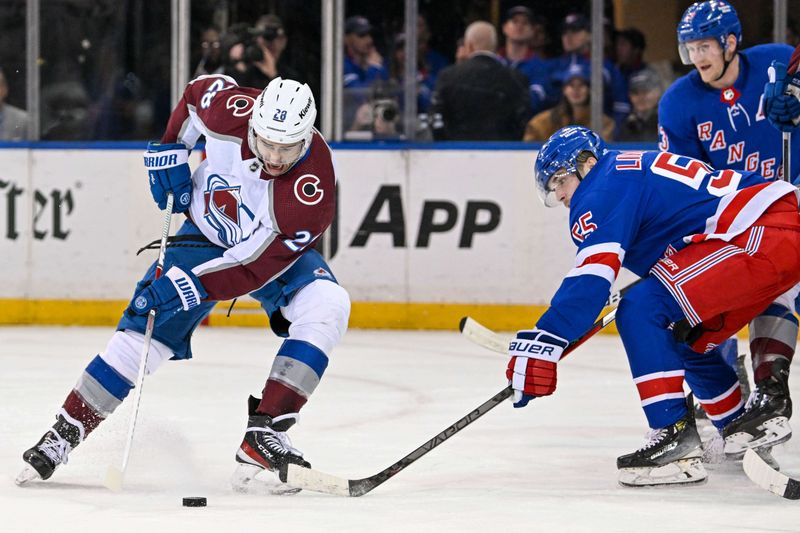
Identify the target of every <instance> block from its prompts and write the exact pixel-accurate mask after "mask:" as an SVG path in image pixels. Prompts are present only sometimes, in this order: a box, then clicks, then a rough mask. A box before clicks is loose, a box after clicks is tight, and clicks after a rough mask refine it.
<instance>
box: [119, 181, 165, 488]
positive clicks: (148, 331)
mask: <svg viewBox="0 0 800 533" xmlns="http://www.w3.org/2000/svg"><path fill="white" fill-rule="evenodd" d="M173 201H174V198H173V196H172V193H171V192H170V193H167V207H166V211H165V214H164V227H163V228H162V230H161V246H160V248H159V250H158V262H157V263H156V272H155V279H158V278H159V277H161V271H162V270H163V269H164V256H165V255H166V253H167V237H168V236H169V226H170V222H172V204H173ZM155 320H156V310H155V308H153V309H151V310H150V312H149V313H148V314H147V326H146V327H145V333H144V344H143V345H142V353H141V355H140V357H139V374H138V375H137V376H136V387H135V389H134V391H133V412H132V413H131V415H130V416H131V419H130V425H129V426H128V438H127V439H126V441H125V451H124V452H123V454H122V464H121V466H120V467H119V468H117V467H116V466H114V465H109V466H108V470H107V471H106V479H105V481H104V484H105V486H106V487H108V488H109V489H111V490H113V491H115V492H118V491H120V490H122V478H123V477H124V475H125V469H126V468H128V459H129V458H130V455H131V445H132V444H133V432H134V430H135V429H136V419H137V417H138V416H139V402H140V400H141V399H142V387H143V386H144V374H145V369H146V367H147V356H148V354H149V352H150V341H151V340H152V338H153V329H155Z"/></svg>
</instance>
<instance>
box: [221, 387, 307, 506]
mask: <svg viewBox="0 0 800 533" xmlns="http://www.w3.org/2000/svg"><path fill="white" fill-rule="evenodd" d="M258 404H259V399H258V398H253V397H252V396H251V397H250V398H249V400H248V407H249V412H250V415H249V417H248V419H247V430H246V431H245V434H244V439H243V440H242V444H241V445H240V446H239V449H238V450H237V451H236V462H237V463H238V465H237V467H236V471H235V472H234V474H233V477H232V479H231V483H232V484H233V488H234V490H236V491H239V492H248V491H251V490H261V491H266V492H269V493H271V494H293V493H295V492H299V491H300V489H296V488H293V487H290V486H288V485H286V483H285V482H284V480H285V479H286V467H287V466H288V465H289V464H290V463H292V464H297V465H300V466H304V467H306V468H311V465H310V464H309V463H308V461H306V460H305V459H303V454H302V452H300V451H299V450H297V449H296V448H294V447H292V443H291V441H290V440H289V437H288V435H286V431H287V430H288V429H289V428H290V427H291V426H293V425H294V423H295V422H296V421H297V414H296V413H292V414H288V415H282V416H279V417H276V418H274V419H273V418H271V417H269V416H267V415H263V414H260V413H256V408H257V407H258ZM265 470H266V471H268V472H269V474H264V475H262V476H259V477H258V478H256V476H257V475H258V474H260V473H261V472H264V471H265Z"/></svg>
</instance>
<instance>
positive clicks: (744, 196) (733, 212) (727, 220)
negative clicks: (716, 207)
mask: <svg viewBox="0 0 800 533" xmlns="http://www.w3.org/2000/svg"><path fill="white" fill-rule="evenodd" d="M769 185H770V183H769V182H768V183H762V184H761V185H754V186H752V187H747V188H745V189H741V190H740V191H739V192H737V193H736V196H734V197H733V199H732V200H731V202H730V203H729V204H728V205H727V206H726V207H725V209H724V210H723V211H722V213H720V215H719V218H718V219H717V224H716V228H714V230H713V231H712V232H711V233H727V232H728V229H730V227H731V224H733V221H734V220H735V219H736V217H737V216H738V215H739V213H741V212H742V209H744V208H745V206H746V205H747V204H748V203H749V202H750V200H752V199H753V197H755V195H756V194H758V193H760V192H761V191H762V189H765V188H767V187H768V186H769Z"/></svg>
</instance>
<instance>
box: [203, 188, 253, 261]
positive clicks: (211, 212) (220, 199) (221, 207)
mask: <svg viewBox="0 0 800 533" xmlns="http://www.w3.org/2000/svg"><path fill="white" fill-rule="evenodd" d="M203 197H204V201H205V210H204V212H203V218H204V219H205V220H206V222H208V224H209V225H210V226H211V227H213V228H214V229H215V230H217V237H219V240H220V241H221V242H223V243H225V244H226V245H227V246H228V247H231V246H236V245H237V244H239V243H240V242H242V240H243V238H242V237H243V235H242V227H241V225H240V224H239V216H240V213H241V212H244V213H245V214H246V215H248V216H249V217H250V220H253V219H254V218H255V216H254V215H253V212H252V211H250V209H248V207H247V206H246V205H244V204H243V203H242V195H241V186H239V185H237V186H235V187H232V186H231V185H230V184H229V183H228V182H227V181H226V180H225V178H223V177H222V176H220V175H219V174H211V175H210V176H208V178H207V185H206V190H205V192H204V193H203Z"/></svg>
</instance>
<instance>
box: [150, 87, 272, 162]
mask: <svg viewBox="0 0 800 533" xmlns="http://www.w3.org/2000/svg"><path fill="white" fill-rule="evenodd" d="M259 93H260V91H259V90H258V89H251V88H249V87H239V86H238V85H237V84H236V81H235V80H234V79H233V78H231V77H229V76H225V75H222V74H212V75H208V76H200V77H199V78H196V79H194V80H192V81H191V82H189V84H188V85H187V86H186V89H184V91H183V96H182V97H181V99H180V101H179V102H178V105H177V106H175V109H173V110H172V114H171V115H170V117H169V122H167V129H166V131H165V132H164V135H163V136H162V137H161V142H162V143H165V144H166V143H183V144H185V145H186V146H187V147H188V148H193V147H194V145H195V144H196V143H197V140H198V139H199V138H200V136H201V135H203V134H205V133H206V131H207V130H210V131H214V132H215V134H217V135H234V136H241V135H243V133H242V132H246V125H247V118H248V117H249V115H250V111H251V110H252V103H253V101H254V100H255V97H256V96H258V94H259Z"/></svg>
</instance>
